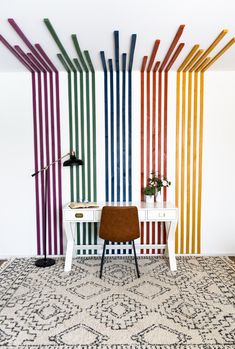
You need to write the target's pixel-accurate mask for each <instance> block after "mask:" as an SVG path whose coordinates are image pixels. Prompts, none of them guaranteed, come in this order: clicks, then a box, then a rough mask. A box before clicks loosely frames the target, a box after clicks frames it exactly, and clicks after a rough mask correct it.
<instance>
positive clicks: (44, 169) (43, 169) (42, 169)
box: [31, 152, 72, 177]
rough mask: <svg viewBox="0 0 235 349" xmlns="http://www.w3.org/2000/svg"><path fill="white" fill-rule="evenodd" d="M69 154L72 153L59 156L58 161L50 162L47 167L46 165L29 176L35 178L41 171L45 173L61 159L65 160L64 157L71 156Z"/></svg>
mask: <svg viewBox="0 0 235 349" xmlns="http://www.w3.org/2000/svg"><path fill="white" fill-rule="evenodd" d="M71 154H72V152H71V153H67V154H65V155H63V156H61V157H60V158H59V159H57V160H55V161H53V162H51V163H50V164H49V165H47V166H45V167H43V168H41V169H40V170H38V171H37V172H35V173H33V174H32V175H31V176H32V177H34V176H36V175H37V174H38V173H40V172H43V171H46V170H47V169H48V168H49V167H50V166H52V165H54V164H55V163H56V162H59V161H60V160H62V159H63V158H65V157H66V156H68V155H71Z"/></svg>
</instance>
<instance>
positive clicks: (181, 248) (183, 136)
mask: <svg viewBox="0 0 235 349" xmlns="http://www.w3.org/2000/svg"><path fill="white" fill-rule="evenodd" d="M185 111H186V73H185V72H183V77H182V131H181V205H180V253H184V242H185V238H184V231H185V229H184V216H185V213H184V211H185V209H184V207H185V205H184V192H185V187H184V182H185V114H186V113H185Z"/></svg>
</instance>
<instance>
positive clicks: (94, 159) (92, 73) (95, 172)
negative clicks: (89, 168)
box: [84, 51, 98, 254]
mask: <svg viewBox="0 0 235 349" xmlns="http://www.w3.org/2000/svg"><path fill="white" fill-rule="evenodd" d="M84 55H85V58H86V60H87V64H88V67H89V69H90V71H91V78H92V81H91V83H92V90H91V92H92V124H93V125H92V130H93V149H92V150H93V193H94V194H93V201H95V202H96V201H97V165H96V160H97V156H96V93H95V92H96V90H95V88H96V81H95V69H94V66H93V64H92V61H91V58H90V54H89V51H84ZM93 226H94V244H97V235H98V226H97V224H96V223H95V224H94V225H93ZM94 253H95V254H96V253H97V251H96V250H95V251H94Z"/></svg>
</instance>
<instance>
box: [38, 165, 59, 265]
mask: <svg viewBox="0 0 235 349" xmlns="http://www.w3.org/2000/svg"><path fill="white" fill-rule="evenodd" d="M48 169H49V167H47V168H45V190H44V222H43V223H44V234H43V240H44V244H43V252H44V258H41V259H38V260H37V261H36V262H35V265H36V266H37V267H40V268H45V267H51V266H52V265H54V264H55V260H54V259H52V258H47V197H48V192H47V187H48V184H47V183H48Z"/></svg>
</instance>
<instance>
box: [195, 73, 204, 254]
mask: <svg viewBox="0 0 235 349" xmlns="http://www.w3.org/2000/svg"><path fill="white" fill-rule="evenodd" d="M203 112H204V73H201V74H200V116H199V152H198V157H199V159H198V160H199V162H198V214H197V217H198V223H197V226H198V235H197V253H201V202H202V150H203Z"/></svg>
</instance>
